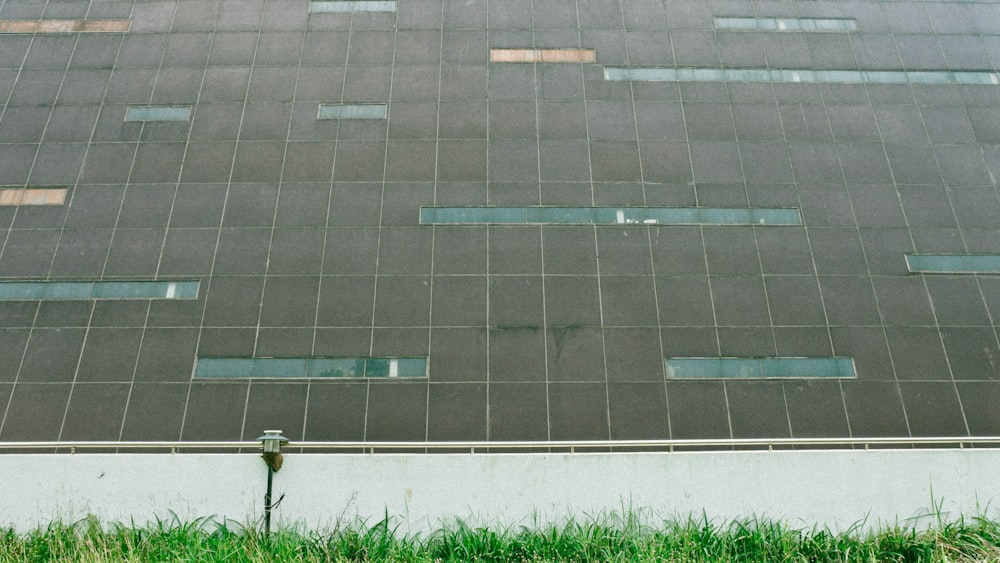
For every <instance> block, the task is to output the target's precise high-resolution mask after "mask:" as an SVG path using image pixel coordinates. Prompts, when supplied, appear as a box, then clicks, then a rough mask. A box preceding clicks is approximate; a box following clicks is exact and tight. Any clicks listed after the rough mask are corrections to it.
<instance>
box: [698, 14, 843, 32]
mask: <svg viewBox="0 0 1000 563" xmlns="http://www.w3.org/2000/svg"><path fill="white" fill-rule="evenodd" d="M715 27H716V29H736V30H746V31H813V32H815V31H830V32H844V31H857V29H858V24H857V22H856V21H855V20H852V19H846V18H750V17H719V18H715Z"/></svg>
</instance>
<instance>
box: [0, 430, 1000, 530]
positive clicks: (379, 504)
mask: <svg viewBox="0 0 1000 563" xmlns="http://www.w3.org/2000/svg"><path fill="white" fill-rule="evenodd" d="M998 467H1000V450H986V449H981V450H873V451H805V452H788V451H783V452H766V451H754V452H690V453H671V454H666V453H615V454H603V453H601V454H490V455H470V454H456V455H452V454H436V455H413V454H385V455H383V454H377V455H348V454H287V455H286V456H285V463H284V467H283V468H282V469H281V471H280V472H279V473H277V474H276V475H275V478H274V489H275V498H276V499H277V498H279V497H281V496H282V495H284V500H283V502H282V503H281V505H280V507H279V508H278V509H277V511H276V512H275V515H274V517H275V522H277V523H278V525H304V526H308V527H311V528H317V529H327V528H331V527H332V526H333V525H335V524H336V523H337V522H338V521H343V520H346V521H348V522H353V521H355V519H356V518H359V517H360V518H362V519H366V520H367V521H368V522H369V523H374V522H377V521H378V520H380V519H381V518H383V516H384V515H385V513H386V512H388V513H389V514H390V515H395V516H397V517H398V518H399V519H398V521H397V523H398V524H399V530H400V531H403V532H407V533H413V532H426V531H428V530H430V529H434V528H438V527H440V526H441V525H442V524H448V523H449V522H453V521H454V518H456V517H458V518H463V519H466V520H467V521H469V522H471V523H475V524H480V525H487V524H488V525H495V526H506V525H512V524H530V523H531V522H533V521H535V520H537V521H541V522H546V521H559V520H562V519H564V518H565V517H567V516H575V517H585V516H588V515H589V516H594V515H600V514H602V513H607V512H615V511H621V510H622V509H623V508H629V507H632V508H633V509H635V510H641V511H645V512H644V513H645V514H648V515H650V516H654V517H656V518H670V517H674V516H678V517H681V518H684V517H687V516H688V515H689V514H694V515H696V516H701V515H702V514H705V515H706V516H708V517H709V518H714V519H719V520H728V519H732V518H741V517H749V516H760V517H767V518H773V519H779V520H783V521H785V522H787V523H789V524H791V525H793V526H797V527H803V528H811V527H813V526H814V525H819V526H828V527H830V528H831V529H834V530H844V529H847V528H850V527H851V526H854V525H856V524H858V523H859V522H860V521H862V520H864V523H863V526H862V527H864V528H873V527H878V526H881V525H885V524H894V523H905V524H910V523H916V524H917V525H918V526H923V525H931V524H933V523H934V522H935V521H936V520H935V518H936V517H930V516H929V513H930V512H932V510H933V509H934V508H935V507H937V508H939V509H940V510H941V511H942V512H943V513H944V515H945V516H947V517H950V518H954V517H957V516H958V515H960V514H964V515H979V514H983V513H986V514H988V515H990V516H996V515H997V510H998V508H997V506H995V503H994V501H995V499H996V498H997V496H998V495H1000V472H998V471H997V468H998ZM0 472H2V474H4V475H8V476H14V477H12V478H14V479H17V480H19V481H20V482H18V483H16V484H8V485H7V486H6V487H5V495H4V496H5V502H4V503H0V526H4V527H7V526H13V527H14V528H15V529H17V530H20V531H26V530H29V529H33V528H35V527H38V526H44V525H46V524H47V523H48V522H50V521H52V520H54V519H62V520H64V521H72V520H75V519H78V518H82V517H83V516H85V515H87V514H94V515H96V516H98V517H99V518H100V519H101V520H103V521H123V522H128V521H134V522H136V523H137V524H141V523H145V522H149V521H153V520H155V519H156V518H162V519H168V520H169V519H172V518H173V515H175V514H176V516H177V517H179V518H180V519H181V520H182V521H189V520H191V519H194V518H197V517H206V516H214V517H215V518H216V519H217V520H222V519H229V520H235V521H238V522H240V523H241V524H246V523H250V522H254V521H256V520H257V519H258V518H260V515H261V513H262V510H263V495H264V487H265V480H266V467H265V465H264V463H263V461H261V460H260V459H259V457H258V456H257V455H255V454H177V455H171V454H76V455H68V454H67V455H52V454H7V455H0Z"/></svg>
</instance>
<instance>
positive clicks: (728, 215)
mask: <svg viewBox="0 0 1000 563" xmlns="http://www.w3.org/2000/svg"><path fill="white" fill-rule="evenodd" d="M420 222H421V223H422V224H425V225H431V224H482V223H487V224H488V223H501V224H544V223H555V224H592V223H597V224H619V225H800V224H801V223H802V220H801V218H800V217H799V210H798V209H794V208H785V209H762V208H751V209H747V208H732V209H730V208H713V207H421V208H420Z"/></svg>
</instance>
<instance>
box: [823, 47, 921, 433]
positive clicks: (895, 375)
mask: <svg viewBox="0 0 1000 563" xmlns="http://www.w3.org/2000/svg"><path fill="white" fill-rule="evenodd" d="M855 60H857V53H856V52H855ZM910 90H911V95H912V88H911V89H910ZM820 99H821V101H822V103H823V106H824V108H825V107H826V99H825V95H824V91H823V90H822V89H820ZM865 99H866V101H867V102H868V104H869V105H871V104H872V99H871V92H870V90H869V89H868V88H865ZM825 113H826V120H827V125H828V126H829V127H830V133H831V138H832V139H833V140H834V142H836V141H837V135H836V132H835V131H834V129H833V124H832V121H831V119H830V114H829V112H825ZM875 127H876V130H878V131H879V138H880V139H881V138H883V137H882V134H881V129H880V128H879V124H878V117H877V116H875ZM882 158H884V159H885V162H886V164H887V166H888V167H889V174H890V177H891V179H892V184H893V188H894V189H897V190H898V187H897V184H896V179H895V173H894V172H893V170H892V166H891V165H889V154H888V152H887V151H886V150H885V143H884V142H883V143H882ZM837 164H838V166H839V167H840V175H841V178H842V181H843V183H844V185H845V186H846V185H847V183H848V181H847V175H846V173H845V172H844V168H845V166H844V161H843V157H842V156H841V154H840V151H837ZM897 193H898V191H897ZM902 207H903V206H902V201H900V208H901V209H902ZM851 213H852V214H853V216H854V217H855V222H854V223H855V225H857V214H856V211H855V209H854V206H853V205H852V207H851ZM903 214H904V217H905V214H906V213H905V209H904V210H903ZM906 226H907V230H909V222H908V221H907V223H906ZM855 230H856V232H857V237H858V240H861V233H860V228H858V227H855ZM807 231H808V228H807ZM911 236H912V235H911ZM911 244H912V240H911ZM810 252H812V249H811V248H810ZM861 253H862V256H863V257H864V259H865V269H866V274H867V277H868V280H869V284H870V286H871V290H872V295H873V296H874V299H875V308H876V310H877V312H878V315H879V321H880V323H881V325H882V339H883V342H884V343H885V349H886V351H887V353H888V355H889V362H890V365H891V367H892V376H893V382H894V384H895V392H896V398H897V399H898V401H899V406H900V409H901V410H902V412H903V422H904V424H905V426H906V433H907V435H908V436H912V434H913V432H912V430H911V427H910V421H909V415H908V414H907V409H906V405H905V403H904V401H903V391H902V387H901V386H900V381H899V374H898V372H897V369H896V363H897V359H896V358H894V357H893V354H892V348H891V347H890V342H889V333H888V332H887V331H886V328H885V320H884V319H885V315H884V314H883V311H882V303H881V301H880V299H879V296H878V291H877V288H876V287H875V283H874V278H873V277H872V272H871V265H870V263H869V261H868V253H867V251H866V250H865V246H864V243H863V242H862V244H861ZM833 352H834V354H836V353H837V349H836V348H834V350H833ZM841 387H843V383H841ZM844 404H845V407H846V405H847V393H844ZM846 413H847V427H848V431H849V432H850V433H851V435H852V436H854V435H855V432H856V428H855V424H854V423H852V422H851V411H850V409H846Z"/></svg>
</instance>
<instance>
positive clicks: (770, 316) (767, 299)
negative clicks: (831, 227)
mask: <svg viewBox="0 0 1000 563" xmlns="http://www.w3.org/2000/svg"><path fill="white" fill-rule="evenodd" d="M754 12H755V13H756V5H755V6H754ZM758 41H760V39H759V38H758ZM761 53H763V57H764V64H765V65H766V66H770V64H769V62H768V60H767V50H766V49H764V45H763V42H761ZM769 86H770V89H769V90H770V93H771V96H772V97H773V98H774V103H775V110H777V102H778V100H777V96H776V95H775V92H774V86H773V85H769ZM725 87H726V98H727V101H728V102H729V116H730V119H731V120H732V125H733V135H734V136H735V139H736V154H737V157H738V158H739V159H740V175H741V176H742V177H743V191H744V196H745V198H746V204H747V205H748V206H749V205H751V203H750V186H749V183H748V182H747V173H746V166H745V164H744V160H743V151H742V149H741V148H740V128H739V127H738V126H737V124H736V114H735V112H734V110H733V107H734V106H735V105H736V102H737V100H736V99H735V96H734V95H733V89H732V87H731V86H730V85H729V84H726V85H725ZM776 113H777V114H778V124H779V126H782V127H781V133H782V136H783V137H784V136H785V129H784V126H783V124H782V122H781V113H780V112H777V111H776ZM782 148H783V149H784V152H785V155H786V158H787V159H788V168H789V170H790V171H792V173H793V174H794V170H793V168H792V165H791V164H792V163H791V156H790V155H789V153H788V145H787V144H784V145H783V146H782ZM798 209H799V214H800V216H801V213H802V211H801V210H802V205H801V201H800V202H799V206H798ZM802 223H804V221H802ZM750 231H751V235H753V248H754V252H755V253H756V255H757V267H758V269H759V271H760V279H761V287H762V289H763V290H764V305H765V307H767V322H768V325H770V332H771V346H772V347H773V349H774V353H775V354H779V353H781V352H780V351H779V350H778V335H777V332H776V331H775V323H774V311H773V307H772V304H771V296H770V293H768V291H767V281H768V278H767V276H765V275H764V260H763V258H762V257H761V251H760V237H758V236H757V227H751V229H750ZM816 287H817V290H818V289H819V279H818V277H817V279H816ZM824 313H825V309H824ZM827 333H828V336H829V329H827ZM832 350H833V348H832V346H831V352H832ZM723 386H724V387H725V389H726V408H727V410H728V409H729V385H728V383H726V382H723ZM780 389H781V400H782V409H783V410H784V412H785V429H786V430H787V432H788V435H789V436H791V435H792V423H791V415H790V414H789V411H788V400H787V397H786V394H785V386H784V384H781V385H780ZM730 435H732V436H733V437H735V436H736V434H735V432H733V425H732V412H731V411H730Z"/></svg>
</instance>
